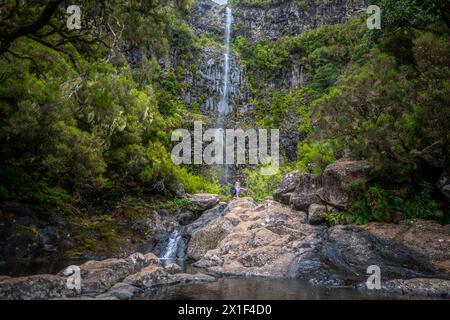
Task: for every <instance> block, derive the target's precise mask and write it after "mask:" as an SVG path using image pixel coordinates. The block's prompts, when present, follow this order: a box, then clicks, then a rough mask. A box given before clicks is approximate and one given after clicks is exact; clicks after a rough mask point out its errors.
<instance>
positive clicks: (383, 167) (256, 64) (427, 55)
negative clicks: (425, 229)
mask: <svg viewBox="0 0 450 320" xmlns="http://www.w3.org/2000/svg"><path fill="white" fill-rule="evenodd" d="M235 2H236V3H243V2H242V1H235ZM253 2H257V3H261V4H264V3H265V1H252V3H253ZM244 3H246V2H244ZM377 4H378V5H379V6H380V7H381V8H382V12H383V16H382V21H383V27H382V29H381V30H368V29H367V27H366V23H365V21H366V17H367V16H365V15H362V16H360V17H357V18H354V19H352V20H350V21H349V22H348V23H346V24H343V25H327V26H322V27H320V28H318V29H315V30H312V31H308V32H305V33H303V34H301V35H298V36H286V37H283V38H281V39H278V40H276V41H267V40H260V41H256V42H250V41H248V40H247V39H245V38H243V37H237V38H236V39H235V41H234V48H235V50H236V51H237V52H238V53H239V55H240V57H241V58H242V59H243V61H244V65H245V68H246V70H247V74H248V75H249V80H250V85H251V91H252V101H251V103H252V104H253V105H254V106H255V107H256V111H255V115H254V116H255V119H256V121H257V123H258V124H259V125H261V126H269V127H271V126H273V127H279V126H280V125H281V124H283V123H286V122H289V121H291V122H292V119H295V124H296V127H297V128H298V132H297V134H298V137H299V139H300V141H301V142H300V143H299V145H298V152H297V160H296V161H293V162H289V161H287V162H286V163H285V167H284V168H283V170H284V171H289V170H294V169H298V170H302V171H306V169H307V167H308V164H309V165H311V164H313V165H314V166H313V171H314V172H315V173H320V172H321V171H322V170H323V169H324V168H325V167H326V166H327V165H328V164H330V163H331V162H333V161H335V160H336V159H339V158H342V157H350V158H352V159H366V160H368V161H369V162H370V164H371V167H372V170H371V171H372V172H371V175H372V177H373V180H372V182H371V183H370V185H368V186H359V187H358V188H357V190H359V191H358V192H356V191H355V197H354V199H353V202H354V203H353V206H352V208H351V210H350V213H349V215H350V216H351V217H352V219H351V220H353V221H355V220H356V221H357V222H360V223H365V222H368V221H376V220H386V221H392V219H393V218H392V214H393V213H395V212H403V215H404V217H405V218H410V217H425V218H434V219H437V220H440V221H443V220H447V221H448V214H447V217H446V218H445V217H444V216H443V212H442V211H441V210H440V209H439V206H438V205H437V202H436V201H438V200H437V199H435V198H434V197H435V196H436V195H438V192H436V190H435V187H434V182H435V181H436V179H437V177H436V176H435V174H434V175H433V173H431V172H430V171H432V170H430V169H429V168H426V167H424V164H423V162H422V160H421V158H420V151H421V150H423V149H424V148H426V147H427V146H430V145H432V144H433V143H441V144H442V145H444V150H447V152H448V150H449V147H450V140H449V139H450V135H449V133H450V127H449V124H450V109H449V107H450V100H449V93H450V60H449V58H450V45H449V44H450V37H449V24H448V21H449V20H448V12H449V11H448V10H446V9H445V8H446V7H445V4H446V1H423V2H420V3H419V2H416V1H413V0H409V1H389V0H380V1H378V2H377ZM293 64H300V65H302V66H303V67H304V68H305V70H306V72H307V74H306V77H307V79H308V81H307V83H306V85H304V86H300V87H298V88H291V91H285V92H281V93H280V90H285V88H287V87H288V84H287V83H280V79H281V80H282V79H284V78H285V74H286V72H289V71H290V67H291V66H292V65H293ZM270 88H275V89H270ZM447 157H448V154H447ZM249 177H252V174H249ZM252 188H253V189H254V191H253V193H254V194H257V195H259V194H260V193H261V192H264V190H266V183H265V182H264V183H260V184H253V186H252ZM405 188H406V190H407V192H406V193H405V192H404V194H403V196H402V197H399V196H398V194H399V190H402V189H405ZM250 191H252V190H250ZM272 191H273V190H268V191H266V192H265V195H269V194H270V193H271V192H272ZM405 194H407V195H406V196H405ZM259 197H261V196H259ZM438 198H439V197H438ZM447 210H448V208H447ZM339 215H341V214H339ZM332 218H333V217H332V216H331V219H332Z"/></svg>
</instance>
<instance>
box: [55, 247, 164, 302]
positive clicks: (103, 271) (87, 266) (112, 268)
mask: <svg viewBox="0 0 450 320" xmlns="http://www.w3.org/2000/svg"><path fill="white" fill-rule="evenodd" d="M149 265H157V266H159V265H160V262H159V259H158V257H156V256H155V255H154V254H153V253H149V254H146V255H143V254H141V253H134V254H132V255H130V256H129V257H127V258H126V259H115V258H112V259H106V260H101V261H96V260H91V261H88V262H86V263H84V264H82V265H81V266H80V271H81V278H82V281H81V292H82V294H83V295H88V296H94V295H98V294H100V293H103V292H105V291H107V290H108V289H110V288H111V287H112V286H113V285H115V284H116V283H118V282H120V281H122V280H123V279H124V278H126V277H127V276H129V275H131V274H134V273H136V272H137V271H139V270H141V269H142V268H144V267H146V266H149ZM62 273H63V272H61V273H60V274H62Z"/></svg>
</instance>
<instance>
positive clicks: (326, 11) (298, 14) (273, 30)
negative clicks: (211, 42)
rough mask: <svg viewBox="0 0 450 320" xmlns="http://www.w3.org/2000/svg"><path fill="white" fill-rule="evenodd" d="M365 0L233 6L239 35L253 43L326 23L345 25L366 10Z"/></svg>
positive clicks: (308, 0)
mask: <svg viewBox="0 0 450 320" xmlns="http://www.w3.org/2000/svg"><path fill="white" fill-rule="evenodd" d="M366 4H367V1H365V0H357V1H354V0H337V1H315V0H306V1H301V2H300V1H296V0H286V1H279V2H278V3H277V4H271V5H266V6H260V5H245V4H238V5H236V6H234V7H233V13H234V16H235V20H236V24H237V25H239V26H240V27H241V28H240V30H239V33H240V34H241V35H243V36H245V37H248V38H250V39H252V40H260V39H277V38H280V37H282V36H285V35H298V34H300V33H302V32H303V31H305V30H307V29H311V28H317V27H319V26H321V25H324V24H336V23H344V22H346V21H347V20H348V19H349V18H350V17H352V16H354V15H356V14H358V13H360V12H362V11H364V10H365V8H366Z"/></svg>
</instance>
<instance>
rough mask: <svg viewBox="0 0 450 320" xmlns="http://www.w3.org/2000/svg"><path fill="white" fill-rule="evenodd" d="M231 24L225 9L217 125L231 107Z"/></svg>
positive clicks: (229, 11)
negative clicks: (221, 77)
mask: <svg viewBox="0 0 450 320" xmlns="http://www.w3.org/2000/svg"><path fill="white" fill-rule="evenodd" d="M232 23H233V14H232V12H231V9H230V8H228V7H227V8H226V24H225V48H224V53H223V56H224V65H223V91H222V99H221V101H220V102H219V107H218V111H219V119H218V122H219V124H220V123H221V122H223V118H224V117H225V116H226V115H227V114H229V113H230V112H231V111H232V110H231V106H230V105H229V103H228V86H229V78H230V38H231V25H232Z"/></svg>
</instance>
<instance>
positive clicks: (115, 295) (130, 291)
mask: <svg viewBox="0 0 450 320" xmlns="http://www.w3.org/2000/svg"><path fill="white" fill-rule="evenodd" d="M141 292H143V290H142V289H140V288H138V287H136V286H133V285H131V284H127V283H123V282H119V283H116V284H115V285H114V286H112V288H111V289H109V290H108V292H105V293H102V294H100V295H98V296H96V298H97V299H101V300H130V299H131V298H133V297H134V296H135V295H137V294H139V293H141Z"/></svg>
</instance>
